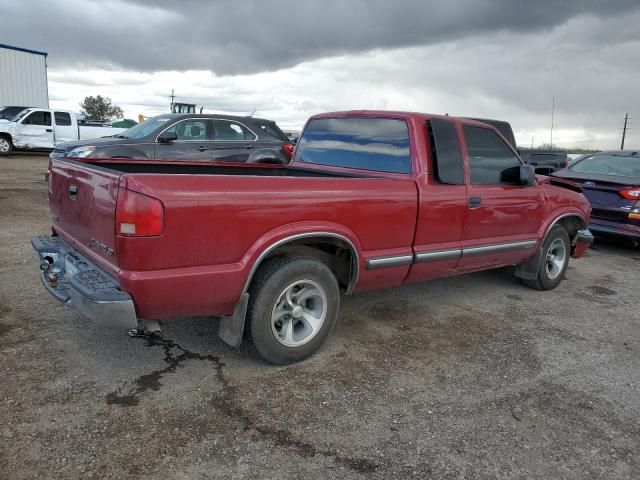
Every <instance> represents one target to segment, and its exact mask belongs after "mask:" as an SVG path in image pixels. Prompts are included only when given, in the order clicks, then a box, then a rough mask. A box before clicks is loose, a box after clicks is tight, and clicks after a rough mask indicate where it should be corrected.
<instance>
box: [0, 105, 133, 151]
mask: <svg viewBox="0 0 640 480" xmlns="http://www.w3.org/2000/svg"><path fill="white" fill-rule="evenodd" d="M124 131H125V129H124V128H113V127H110V126H80V125H78V121H77V119H76V116H75V114H74V113H73V112H71V111H69V110H49V109H46V108H27V109H26V110H22V111H21V112H20V113H18V114H17V115H16V116H14V117H13V118H12V119H11V120H10V121H9V120H0V155H9V154H10V153H11V152H13V150H51V149H52V148H53V147H55V146H56V145H58V144H60V143H64V142H69V141H72V140H83V139H93V138H96V137H103V136H105V135H115V134H117V133H120V132H124Z"/></svg>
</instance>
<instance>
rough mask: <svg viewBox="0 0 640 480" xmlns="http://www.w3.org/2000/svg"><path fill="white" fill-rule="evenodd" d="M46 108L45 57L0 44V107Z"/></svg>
mask: <svg viewBox="0 0 640 480" xmlns="http://www.w3.org/2000/svg"><path fill="white" fill-rule="evenodd" d="M8 105H15V106H24V107H40V108H49V89H48V85H47V54H46V53H45V52H37V51H35V50H29V49H26V48H20V47H12V46H10V45H3V44H0V107H1V106H8Z"/></svg>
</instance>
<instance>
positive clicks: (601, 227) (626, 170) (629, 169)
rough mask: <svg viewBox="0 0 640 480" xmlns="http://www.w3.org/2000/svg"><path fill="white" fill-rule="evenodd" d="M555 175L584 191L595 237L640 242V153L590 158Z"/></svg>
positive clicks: (631, 151)
mask: <svg viewBox="0 0 640 480" xmlns="http://www.w3.org/2000/svg"><path fill="white" fill-rule="evenodd" d="M552 175H553V176H554V177H560V178H563V179H566V180H569V181H571V182H573V183H576V184H577V185H580V186H581V187H582V189H583V190H584V195H585V196H586V197H587V198H588V199H589V201H590V202H591V206H592V208H593V210H592V211H591V223H590V224H589V230H591V231H592V232H593V233H594V235H600V236H615V237H624V238H627V239H629V240H632V241H633V242H634V243H637V242H640V150H618V151H611V152H600V153H595V154H593V155H587V156H585V157H584V158H581V159H579V160H577V161H576V162H575V163H572V164H571V165H570V166H569V167H568V168H565V169H563V170H559V171H557V172H555V173H553V174H552Z"/></svg>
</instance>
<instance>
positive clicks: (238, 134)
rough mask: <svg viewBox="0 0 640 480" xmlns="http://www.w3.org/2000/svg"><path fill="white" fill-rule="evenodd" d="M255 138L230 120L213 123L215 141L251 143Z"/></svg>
mask: <svg viewBox="0 0 640 480" xmlns="http://www.w3.org/2000/svg"><path fill="white" fill-rule="evenodd" d="M256 138H257V137H256V135H255V134H254V133H253V132H252V131H251V130H249V129H248V128H247V127H245V126H244V125H241V124H239V123H236V122H232V121H231V120H214V121H213V139H214V140H217V141H227V142H228V141H246V140H249V141H253V140H255V139H256Z"/></svg>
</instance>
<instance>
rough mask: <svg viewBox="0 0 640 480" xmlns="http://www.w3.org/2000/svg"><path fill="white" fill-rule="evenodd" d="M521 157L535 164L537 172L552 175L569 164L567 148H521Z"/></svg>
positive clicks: (526, 161)
mask: <svg viewBox="0 0 640 480" xmlns="http://www.w3.org/2000/svg"><path fill="white" fill-rule="evenodd" d="M519 152H520V158H522V160H523V161H524V162H525V163H528V164H529V165H533V166H534V167H535V169H536V173H538V174H542V175H550V174H551V173H553V172H555V171H556V170H560V169H562V168H565V167H566V166H567V165H569V157H568V156H567V151H566V150H547V149H544V148H521V149H519Z"/></svg>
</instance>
